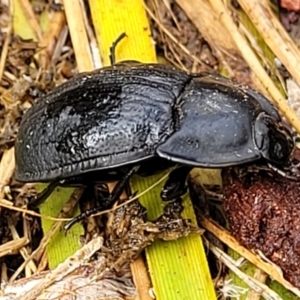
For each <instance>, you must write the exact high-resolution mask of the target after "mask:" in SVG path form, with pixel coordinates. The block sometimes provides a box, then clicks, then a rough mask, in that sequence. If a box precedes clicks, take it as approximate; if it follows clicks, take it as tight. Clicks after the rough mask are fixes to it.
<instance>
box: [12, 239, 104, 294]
mask: <svg viewBox="0 0 300 300" xmlns="http://www.w3.org/2000/svg"><path fill="white" fill-rule="evenodd" d="M102 244H103V238H102V237H96V238H94V239H93V240H91V241H90V242H89V243H88V244H86V245H84V246H83V247H82V248H81V249H79V250H78V251H77V252H76V253H75V254H74V255H72V256H71V257H69V258H68V259H67V260H66V261H64V262H63V263H61V264H60V265H58V267H57V268H56V269H55V270H52V271H51V272H49V273H48V274H47V275H46V276H45V277H44V278H43V279H42V281H40V282H39V283H38V284H37V285H36V286H35V287H34V288H33V289H32V290H30V291H28V292H27V293H25V294H22V295H17V296H16V299H18V300H34V299H36V298H37V296H38V295H40V294H41V293H42V291H43V290H45V289H46V288H47V287H48V286H50V285H51V284H53V283H54V282H55V281H58V280H62V279H63V278H64V277H65V276H66V275H68V274H69V273H71V272H72V271H74V270H75V269H76V268H79V267H80V266H82V265H83V264H84V263H86V262H87V261H88V260H89V259H90V258H91V257H92V255H93V254H94V253H95V252H96V251H98V250H99V249H100V248H101V247H102Z"/></svg>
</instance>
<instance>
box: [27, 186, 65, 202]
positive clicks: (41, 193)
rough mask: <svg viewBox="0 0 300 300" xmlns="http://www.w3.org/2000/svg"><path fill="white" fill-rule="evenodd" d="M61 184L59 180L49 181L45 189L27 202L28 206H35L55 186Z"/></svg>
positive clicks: (50, 192)
mask: <svg viewBox="0 0 300 300" xmlns="http://www.w3.org/2000/svg"><path fill="white" fill-rule="evenodd" d="M60 185H61V180H56V181H53V182H51V183H50V184H49V185H48V186H47V187H46V188H45V189H43V190H42V191H41V192H40V193H38V194H37V196H36V198H35V199H34V200H33V201H31V202H30V203H29V206H30V207H37V206H39V205H40V204H41V203H43V202H44V201H45V200H46V199H47V198H48V197H49V196H50V195H51V194H52V193H53V191H54V189H55V188H57V187H58V186H60Z"/></svg>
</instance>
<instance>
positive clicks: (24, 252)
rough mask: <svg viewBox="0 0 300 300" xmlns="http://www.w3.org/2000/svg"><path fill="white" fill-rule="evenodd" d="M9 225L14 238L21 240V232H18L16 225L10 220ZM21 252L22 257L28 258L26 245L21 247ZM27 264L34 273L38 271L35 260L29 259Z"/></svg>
mask: <svg viewBox="0 0 300 300" xmlns="http://www.w3.org/2000/svg"><path fill="white" fill-rule="evenodd" d="M8 227H9V229H10V231H11V235H12V237H13V239H14V240H19V239H20V236H19V234H18V232H17V230H16V228H15V226H14V225H12V224H11V222H10V221H9V225H8ZM20 254H21V255H22V257H23V258H24V260H27V259H28V257H29V254H28V251H27V249H26V247H25V246H24V247H22V248H20ZM27 266H28V267H29V268H30V271H31V272H32V273H35V272H36V269H37V267H36V265H35V263H34V262H33V260H29V261H28V264H27Z"/></svg>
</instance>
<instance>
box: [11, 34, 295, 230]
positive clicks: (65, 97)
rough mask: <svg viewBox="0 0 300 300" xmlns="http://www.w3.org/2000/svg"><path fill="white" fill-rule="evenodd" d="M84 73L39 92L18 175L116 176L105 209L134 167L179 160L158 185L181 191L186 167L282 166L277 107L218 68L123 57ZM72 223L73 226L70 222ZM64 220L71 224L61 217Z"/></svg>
mask: <svg viewBox="0 0 300 300" xmlns="http://www.w3.org/2000/svg"><path fill="white" fill-rule="evenodd" d="M124 36H125V35H124V34H123V35H121V36H120V38H118V40H117V41H116V43H114V44H113V46H112V49H111V50H112V51H111V60H112V66H109V67H104V68H102V69H99V70H95V71H93V72H88V73H81V74H79V75H78V76H75V77H74V78H72V79H70V80H69V81H67V82H65V83H63V84H61V85H60V86H58V87H57V88H55V89H54V90H53V91H51V92H50V93H48V94H47V95H46V96H44V97H42V98H41V99H40V100H39V101H38V102H36V103H35V104H34V105H33V106H32V107H31V108H30V109H29V110H28V111H27V113H26V114H25V116H24V118H23V119H22V122H21V125H20V129H19V133H18V136H17V139H16V143H15V149H16V152H15V153H16V171H15V179H16V180H18V181H21V182H52V183H51V184H50V185H49V186H48V188H46V189H45V190H44V191H43V192H42V193H41V194H40V195H39V196H38V199H37V202H39V201H42V200H44V199H45V198H46V197H47V196H48V195H49V194H50V193H51V192H52V191H53V189H54V188H55V187H56V186H57V185H62V184H65V185H70V186H72V185H78V184H82V185H83V186H84V185H88V184H91V183H92V182H99V181H103V182H106V181H109V180H118V183H117V185H116V187H115V188H114V190H113V191H112V193H111V195H110V196H109V197H108V198H107V199H104V200H103V203H102V204H101V206H100V207H96V208H95V209H92V210H90V211H88V212H86V213H83V214H82V215H80V216H79V217H77V218H75V219H74V220H79V219H82V217H86V216H89V215H91V214H93V213H95V212H97V211H99V210H103V209H105V208H108V207H110V206H111V205H112V204H113V203H114V202H115V201H116V200H117V199H118V198H119V196H120V194H121V192H122V190H123V187H124V186H125V185H126V184H127V183H128V180H129V179H130V177H131V176H132V175H133V174H135V173H136V174H140V175H150V174H153V173H154V172H155V171H157V170H159V169H165V168H167V167H170V166H172V165H175V164H178V167H177V168H175V169H174V170H173V171H172V172H171V173H170V176H169V179H168V180H167V182H166V184H165V187H164V188H163V190H162V192H161V197H162V199H163V200H171V199H174V198H176V197H178V196H181V195H183V194H184V193H185V192H186V179H187V176H188V174H189V172H190V170H191V169H192V168H193V167H205V168H223V167H228V166H234V165H241V164H246V163H250V162H254V161H258V160H260V159H262V160H264V161H266V162H267V163H269V164H270V165H272V166H274V167H275V168H277V169H282V168H284V167H285V166H287V165H288V163H289V160H290V156H291V153H292V150H293V148H294V142H293V138H292V132H291V131H290V130H289V129H287V128H286V127H285V126H283V123H282V120H281V117H280V115H279V113H278V111H277V110H276V108H275V107H274V106H273V105H272V104H271V103H270V102H269V101H268V100H267V99H266V98H265V97H263V96H262V95H261V94H259V93H257V92H255V91H254V90H252V89H250V88H247V87H245V86H242V85H239V84H235V83H233V82H232V81H230V80H228V79H226V78H224V77H222V76H219V75H215V74H208V73H201V74H193V73H187V72H184V71H182V70H179V69H177V68H175V67H171V66H168V65H163V64H144V63H140V62H135V61H125V62H121V63H117V64H115V59H114V57H115V56H114V53H115V51H114V50H115V47H116V45H117V42H119V41H120V40H121V39H122V38H123V37H124ZM73 223H74V221H71V223H70V224H73ZM67 227H69V226H68V225H67Z"/></svg>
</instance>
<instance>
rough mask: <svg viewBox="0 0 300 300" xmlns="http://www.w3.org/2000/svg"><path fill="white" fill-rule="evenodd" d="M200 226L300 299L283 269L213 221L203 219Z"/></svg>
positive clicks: (299, 292) (299, 294) (298, 293)
mask: <svg viewBox="0 0 300 300" xmlns="http://www.w3.org/2000/svg"><path fill="white" fill-rule="evenodd" d="M200 224H201V226H203V228H204V229H206V230H208V231H209V232H211V233H212V234H214V235H215V236H216V237H217V238H218V239H219V240H220V241H222V242H223V243H225V244H226V245H227V246H228V247H230V248H231V249H233V250H234V251H236V252H237V253H238V254H240V255H241V256H242V257H244V258H245V259H247V260H248V261H250V262H251V263H252V264H254V265H255V266H256V267H258V268H260V269H261V270H263V271H264V272H266V273H267V274H268V275H269V276H270V277H271V278H272V279H274V280H276V281H277V282H279V283H280V284H282V285H283V286H284V287H285V288H286V289H288V290H290V291H291V292H293V293H294V294H295V295H297V296H298V297H300V291H299V290H298V289H297V288H296V287H294V286H293V285H292V284H291V283H289V282H288V281H287V280H285V279H284V278H283V276H282V272H281V269H280V268H279V267H278V266H276V265H274V264H272V263H271V262H266V261H265V260H263V259H262V258H261V257H260V256H258V255H256V254H254V253H253V252H251V251H250V250H248V249H246V248H245V247H243V246H241V245H240V244H239V243H238V241H237V240H236V239H235V238H233V237H232V236H231V235H230V233H229V232H228V231H226V230H225V229H223V228H222V227H220V226H219V225H217V224H216V223H214V222H213V221H211V220H209V219H207V218H206V217H204V216H202V217H201V222H200Z"/></svg>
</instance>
